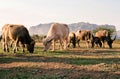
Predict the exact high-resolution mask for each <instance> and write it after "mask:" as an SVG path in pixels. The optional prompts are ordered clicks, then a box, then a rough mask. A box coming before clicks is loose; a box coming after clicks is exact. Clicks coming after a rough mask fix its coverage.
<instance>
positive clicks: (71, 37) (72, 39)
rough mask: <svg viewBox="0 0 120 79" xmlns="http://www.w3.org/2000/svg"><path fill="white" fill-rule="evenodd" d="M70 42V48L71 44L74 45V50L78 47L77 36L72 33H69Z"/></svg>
mask: <svg viewBox="0 0 120 79" xmlns="http://www.w3.org/2000/svg"><path fill="white" fill-rule="evenodd" d="M68 41H69V44H68V47H70V44H71V43H72V45H73V48H75V47H76V35H75V33H74V32H70V33H69V36H68Z"/></svg>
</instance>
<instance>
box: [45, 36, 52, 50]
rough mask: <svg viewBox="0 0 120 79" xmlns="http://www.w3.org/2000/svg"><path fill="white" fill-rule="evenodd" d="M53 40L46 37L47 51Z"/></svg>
mask: <svg viewBox="0 0 120 79" xmlns="http://www.w3.org/2000/svg"><path fill="white" fill-rule="evenodd" d="M52 40H53V39H49V38H45V39H44V40H43V45H44V46H45V47H44V51H47V50H48V49H49V48H50V45H51V44H52Z"/></svg>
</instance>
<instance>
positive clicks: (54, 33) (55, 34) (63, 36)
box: [43, 23, 69, 51]
mask: <svg viewBox="0 0 120 79" xmlns="http://www.w3.org/2000/svg"><path fill="white" fill-rule="evenodd" d="M68 35H69V28H68V26H67V25H66V24H59V23H54V24H52V25H51V27H50V29H49V31H48V34H47V37H46V38H45V39H44V40H43V44H44V46H45V47H44V51H46V50H48V49H49V47H50V45H51V44H52V40H53V51H54V50H55V41H57V40H60V45H61V48H62V49H63V46H62V42H64V49H66V46H67V42H68Z"/></svg>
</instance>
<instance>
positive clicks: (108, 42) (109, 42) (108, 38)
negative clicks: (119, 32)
mask: <svg viewBox="0 0 120 79" xmlns="http://www.w3.org/2000/svg"><path fill="white" fill-rule="evenodd" d="M115 39H116V36H115V37H114V39H111V37H110V36H108V37H107V38H106V41H107V44H108V46H109V48H112V43H113V41H114V40H115Z"/></svg>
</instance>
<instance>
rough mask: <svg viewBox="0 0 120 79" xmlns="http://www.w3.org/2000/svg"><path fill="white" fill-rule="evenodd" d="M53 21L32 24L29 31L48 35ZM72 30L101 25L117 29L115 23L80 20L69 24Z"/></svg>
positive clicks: (87, 28) (90, 28)
mask: <svg viewBox="0 0 120 79" xmlns="http://www.w3.org/2000/svg"><path fill="white" fill-rule="evenodd" d="M51 24H52V23H46V24H39V25H36V26H32V27H30V29H29V32H30V34H31V35H33V34H38V35H46V34H47V32H48V30H49V28H50V25H51ZM68 26H69V28H70V31H73V32H76V31H77V30H91V31H92V30H95V29H96V28H99V27H104V28H111V29H115V30H116V28H115V26H114V25H108V24H105V25H97V24H91V23H85V22H78V23H72V24H68Z"/></svg>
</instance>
